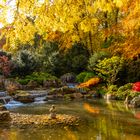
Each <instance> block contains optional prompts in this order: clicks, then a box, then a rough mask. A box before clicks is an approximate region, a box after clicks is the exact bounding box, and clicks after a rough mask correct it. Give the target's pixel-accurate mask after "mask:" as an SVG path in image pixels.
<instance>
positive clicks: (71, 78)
mask: <svg viewBox="0 0 140 140" xmlns="http://www.w3.org/2000/svg"><path fill="white" fill-rule="evenodd" d="M60 79H61V81H62V82H63V83H74V82H75V80H76V75H75V74H74V73H66V74H64V75H62V76H61V77H60Z"/></svg>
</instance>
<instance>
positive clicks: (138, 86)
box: [132, 82, 140, 91]
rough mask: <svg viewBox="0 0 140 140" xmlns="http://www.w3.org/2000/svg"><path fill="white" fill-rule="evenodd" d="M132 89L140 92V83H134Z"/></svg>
mask: <svg viewBox="0 0 140 140" xmlns="http://www.w3.org/2000/svg"><path fill="white" fill-rule="evenodd" d="M132 89H133V90H134V91H140V82H136V83H134V84H133V87H132Z"/></svg>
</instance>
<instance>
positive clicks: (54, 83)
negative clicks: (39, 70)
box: [43, 80, 61, 88]
mask: <svg viewBox="0 0 140 140" xmlns="http://www.w3.org/2000/svg"><path fill="white" fill-rule="evenodd" d="M60 86H61V83H60V82H59V81H58V80H47V81H44V82H43V87H45V88H50V87H60Z"/></svg>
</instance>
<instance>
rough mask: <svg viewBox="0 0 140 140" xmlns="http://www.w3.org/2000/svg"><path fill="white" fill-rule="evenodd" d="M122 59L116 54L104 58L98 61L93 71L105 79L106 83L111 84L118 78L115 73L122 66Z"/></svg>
mask: <svg viewBox="0 0 140 140" xmlns="http://www.w3.org/2000/svg"><path fill="white" fill-rule="evenodd" d="M123 65H124V59H123V58H120V57H118V56H113V57H111V58H105V59H104V60H101V61H99V63H98V64H97V65H96V67H95V71H96V72H98V75H99V76H100V77H101V78H103V79H104V80H105V81H107V83H108V85H113V84H114V82H116V81H117V80H118V79H116V78H117V74H118V73H119V71H120V70H121V69H122V68H123Z"/></svg>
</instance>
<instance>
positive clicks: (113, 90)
mask: <svg viewBox="0 0 140 140" xmlns="http://www.w3.org/2000/svg"><path fill="white" fill-rule="evenodd" d="M117 90H118V88H117V85H110V86H108V91H107V94H116V92H117Z"/></svg>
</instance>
